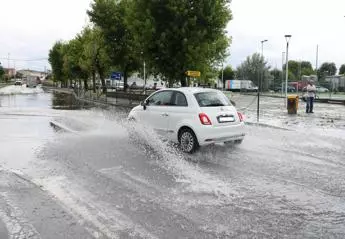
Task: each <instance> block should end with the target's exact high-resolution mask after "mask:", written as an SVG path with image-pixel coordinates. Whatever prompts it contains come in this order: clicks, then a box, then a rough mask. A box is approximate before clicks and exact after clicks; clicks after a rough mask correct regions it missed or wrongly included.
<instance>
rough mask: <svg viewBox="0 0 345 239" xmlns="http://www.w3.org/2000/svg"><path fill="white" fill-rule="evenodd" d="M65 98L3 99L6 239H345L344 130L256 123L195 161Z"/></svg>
mask: <svg viewBox="0 0 345 239" xmlns="http://www.w3.org/2000/svg"><path fill="white" fill-rule="evenodd" d="M56 97H58V98H56ZM59 97H60V98H59ZM61 97H62V98H61ZM65 99H66V98H65V97H64V96H53V95H52V94H50V93H35V94H25V95H3V96H0V132H1V136H0V143H1V147H0V169H1V171H0V186H1V190H0V238H6V237H4V235H6V236H7V237H8V238H344V237H345V226H344V225H345V174H344V172H345V161H344V160H345V158H344V155H345V148H344V146H343V145H344V143H345V134H344V130H343V129H342V128H341V127H335V126H334V124H333V125H332V124H325V125H323V127H319V126H318V123H315V124H314V123H308V122H309V121H306V120H305V119H303V121H304V122H306V123H303V121H301V120H299V121H298V120H297V121H298V125H299V127H295V126H296V124H291V127H289V126H290V125H289V124H287V125H285V126H286V127H288V128H289V129H290V130H281V129H275V128H262V127H255V126H248V127H247V136H246V139H245V141H244V142H243V144H242V145H240V146H226V147H224V146H210V147H207V148H203V149H201V150H200V151H199V152H197V153H196V154H194V155H185V154H182V153H181V152H180V151H179V150H178V149H177V148H175V146H174V145H171V144H170V143H169V142H164V141H163V140H161V139H160V138H159V137H158V136H157V135H156V134H155V133H154V132H153V131H152V130H150V129H148V128H147V127H145V126H143V125H140V124H134V123H131V124H129V123H128V122H127V121H126V120H125V116H126V115H127V112H126V110H122V109H116V108H110V109H109V110H99V109H92V108H89V109H79V110H66V109H75V108H81V107H74V106H77V105H76V104H75V102H74V101H69V100H67V101H66V100H65ZM250 101H251V99H250V98H242V99H240V98H239V100H238V104H239V105H240V106H239V108H240V107H241V104H242V105H243V107H245V106H246V105H248V102H249V103H250ZM266 104H269V103H266ZM272 105H273V106H274V103H272V104H271V108H274V107H273V106H272ZM70 106H71V107H70ZM250 112H251V111H250V110H248V112H247V115H248V119H249V120H250V119H251V118H252V117H254V116H253V115H252V114H251V113H250ZM267 112H268V113H270V114H271V113H272V112H273V111H272V110H271V111H264V112H263V114H266V113H267ZM272 114H273V113H272ZM320 114H321V113H320ZM329 114H331V115H333V114H335V113H334V112H333V111H332V112H330V113H329ZM337 114H341V113H339V110H337ZM272 117H275V119H276V118H278V117H276V116H272ZM316 117H318V116H316ZM339 117H340V118H341V117H343V116H342V115H340V116H339ZM314 121H315V120H314ZM51 122H54V123H56V124H58V125H59V126H60V127H62V128H63V129H64V130H63V131H57V130H56V128H55V129H54V128H53V127H51V125H50V124H51ZM275 122H278V121H277V120H275ZM279 122H283V120H282V121H279ZM315 122H316V121H315ZM303 124H304V125H308V127H303ZM277 125H278V126H282V125H283V123H279V124H278V123H277ZM1 221H2V222H1Z"/></svg>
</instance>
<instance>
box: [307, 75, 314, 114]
mask: <svg viewBox="0 0 345 239" xmlns="http://www.w3.org/2000/svg"><path fill="white" fill-rule="evenodd" d="M315 93H316V87H315V85H314V82H313V81H309V82H308V86H307V108H306V113H314V111H313V109H314V99H315Z"/></svg>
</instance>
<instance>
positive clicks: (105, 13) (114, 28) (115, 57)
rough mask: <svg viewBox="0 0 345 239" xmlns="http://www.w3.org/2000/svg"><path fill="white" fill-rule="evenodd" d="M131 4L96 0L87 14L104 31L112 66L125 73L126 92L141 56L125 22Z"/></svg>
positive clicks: (127, 0) (128, 0) (125, 0)
mask: <svg viewBox="0 0 345 239" xmlns="http://www.w3.org/2000/svg"><path fill="white" fill-rule="evenodd" d="M130 2H131V0H121V1H116V0H94V2H93V3H92V4H91V10H89V11H88V12H87V13H88V15H89V17H90V20H91V22H93V23H94V24H95V25H96V26H98V27H99V28H100V29H101V31H102V34H103V36H104V41H105V43H106V45H107V55H108V56H109V57H110V59H111V63H112V65H114V66H118V67H119V68H120V69H121V71H122V72H123V77H124V88H125V90H126V89H127V85H128V84H127V78H128V76H129V74H130V72H132V71H134V70H137V69H139V62H138V59H139V58H140V55H141V52H140V51H137V49H136V48H135V41H134V38H133V34H132V32H131V31H130V28H129V26H128V24H129V23H128V22H126V20H125V17H126V14H127V12H128V6H129V5H130V4H129V3H130ZM141 11H143V9H141Z"/></svg>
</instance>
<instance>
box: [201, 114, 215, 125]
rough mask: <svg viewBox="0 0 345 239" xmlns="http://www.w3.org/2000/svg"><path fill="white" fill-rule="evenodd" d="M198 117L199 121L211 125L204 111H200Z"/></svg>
mask: <svg viewBox="0 0 345 239" xmlns="http://www.w3.org/2000/svg"><path fill="white" fill-rule="evenodd" d="M199 119H200V122H201V123H202V124H203V125H212V122H211V120H210V118H209V117H208V116H207V114H205V113H200V114H199Z"/></svg>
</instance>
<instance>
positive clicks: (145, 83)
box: [144, 60, 146, 95]
mask: <svg viewBox="0 0 345 239" xmlns="http://www.w3.org/2000/svg"><path fill="white" fill-rule="evenodd" d="M144 94H145V95H146V62H145V60H144Z"/></svg>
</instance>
